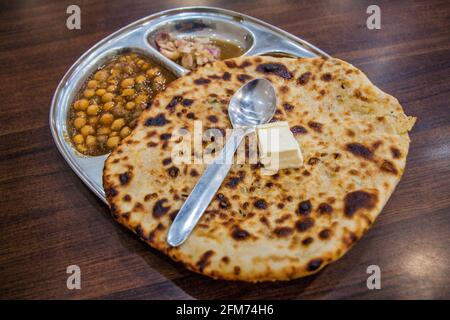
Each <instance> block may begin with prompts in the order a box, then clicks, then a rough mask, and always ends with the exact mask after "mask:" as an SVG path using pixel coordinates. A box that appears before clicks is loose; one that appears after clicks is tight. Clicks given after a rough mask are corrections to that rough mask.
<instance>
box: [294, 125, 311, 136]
mask: <svg viewBox="0 0 450 320" xmlns="http://www.w3.org/2000/svg"><path fill="white" fill-rule="evenodd" d="M291 132H292V133H293V134H295V135H297V134H305V133H308V130H306V128H305V127H303V126H301V125H296V126H293V127H291Z"/></svg>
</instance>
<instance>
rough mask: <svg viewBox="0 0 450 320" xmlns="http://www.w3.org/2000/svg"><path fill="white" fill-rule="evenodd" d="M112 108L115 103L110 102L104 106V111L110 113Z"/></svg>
mask: <svg viewBox="0 0 450 320" xmlns="http://www.w3.org/2000/svg"><path fill="white" fill-rule="evenodd" d="M112 107H114V102H112V101H110V102H107V103H105V104H104V105H103V110H105V111H108V110H110V109H111V108H112Z"/></svg>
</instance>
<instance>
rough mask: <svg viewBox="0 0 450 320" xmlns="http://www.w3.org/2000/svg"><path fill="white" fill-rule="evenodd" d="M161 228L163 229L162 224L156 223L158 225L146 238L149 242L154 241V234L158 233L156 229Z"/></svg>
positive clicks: (160, 229) (159, 229)
mask: <svg viewBox="0 0 450 320" xmlns="http://www.w3.org/2000/svg"><path fill="white" fill-rule="evenodd" d="M162 230H164V225H163V224H162V223H158V225H157V226H156V227H155V229H153V230H152V231H150V234H149V235H148V239H147V240H148V241H149V242H154V241H155V237H156V234H157V233H158V231H162Z"/></svg>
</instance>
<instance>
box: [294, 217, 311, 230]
mask: <svg viewBox="0 0 450 320" xmlns="http://www.w3.org/2000/svg"><path fill="white" fill-rule="evenodd" d="M314 223H315V221H314V219H313V218H304V219H301V220H299V221H297V222H296V223H295V228H296V229H297V231H299V232H305V231H306V230H308V229H310V228H312V227H313V226H314Z"/></svg>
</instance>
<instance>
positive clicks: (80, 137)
mask: <svg viewBox="0 0 450 320" xmlns="http://www.w3.org/2000/svg"><path fill="white" fill-rule="evenodd" d="M73 142H75V143H76V144H81V143H83V142H84V137H83V135H82V134H77V135H75V136H74V137H73Z"/></svg>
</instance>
